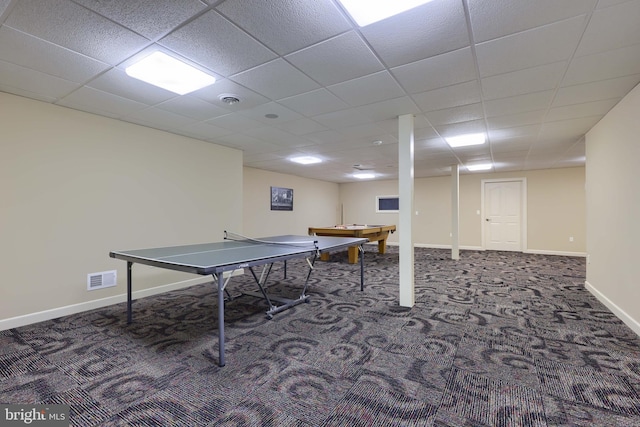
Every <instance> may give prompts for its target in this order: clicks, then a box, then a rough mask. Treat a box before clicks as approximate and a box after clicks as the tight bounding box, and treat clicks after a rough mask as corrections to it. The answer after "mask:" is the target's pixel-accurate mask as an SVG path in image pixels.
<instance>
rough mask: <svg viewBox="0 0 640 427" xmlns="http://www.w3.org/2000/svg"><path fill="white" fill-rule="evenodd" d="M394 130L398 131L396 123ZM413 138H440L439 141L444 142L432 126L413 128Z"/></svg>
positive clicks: (417, 139) (420, 139) (416, 139)
mask: <svg viewBox="0 0 640 427" xmlns="http://www.w3.org/2000/svg"><path fill="white" fill-rule="evenodd" d="M395 131H396V132H398V129H397V124H396V129H395ZM413 138H414V139H415V141H422V140H440V141H441V142H444V140H443V139H442V138H440V136H439V135H438V132H436V130H435V129H434V128H433V126H428V127H423V128H419V129H414V131H413ZM447 147H448V145H447Z"/></svg>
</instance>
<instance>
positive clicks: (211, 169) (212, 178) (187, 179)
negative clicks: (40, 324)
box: [0, 93, 242, 329]
mask: <svg viewBox="0 0 640 427" xmlns="http://www.w3.org/2000/svg"><path fill="white" fill-rule="evenodd" d="M0 128H1V129H2V131H1V133H0V260H2V268H1V269H0V275H1V279H0V295H1V296H0V329H2V326H3V325H5V326H6V325H10V326H11V322H6V321H5V322H3V320H7V319H11V318H13V319H15V318H16V317H20V316H28V315H33V314H34V313H41V312H44V311H47V310H53V311H54V312H52V313H49V314H44V315H43V316H44V317H45V318H46V317H47V316H48V315H51V316H55V315H56V314H57V313H58V312H55V310H56V309H60V308H61V307H69V306H73V307H74V308H71V309H69V310H70V311H74V310H75V311H81V310H82V309H83V308H85V309H86V307H92V306H94V305H95V304H94V305H91V304H87V303H90V302H95V301H97V300H101V299H106V302H109V301H112V300H109V298H110V297H114V296H122V295H123V294H124V293H125V292H126V263H125V262H124V261H119V260H114V259H112V258H110V257H109V251H111V250H118V249H120V250H122V249H134V248H143V247H153V246H162V245H178V244H186V243H197V242H205V241H212V240H216V239H220V238H222V231H223V230H224V229H226V228H235V229H239V228H240V227H241V226H242V153H241V152H240V151H238V150H232V149H228V148H225V147H220V146H216V145H214V144H209V143H206V142H202V141H197V140H194V139H190V138H185V137H180V136H177V135H173V134H169V133H166V132H161V131H156V130H152V129H149V128H145V127H141V126H136V125H133V124H129V123H124V122H120V121H117V120H112V119H108V118H104V117H98V116H95V115H91V114H86V113H81V112H78V111H75V110H71V109H66V108H62V107H57V106H53V105H50V104H46V103H42V102H38V101H33V100H29V99H26V98H22V97H17V96H13V95H9V94H5V93H0ZM113 269H117V271H118V285H117V286H116V287H112V288H107V289H102V290H95V291H91V292H89V291H87V274H88V273H94V272H101V271H107V270H113ZM192 277H193V276H191V275H186V274H180V273H171V272H166V271H164V270H159V269H153V268H150V267H144V266H138V265H136V266H135V267H134V284H135V289H137V290H139V289H145V288H149V287H154V286H157V285H160V284H167V283H174V282H176V281H179V280H185V279H188V278H192ZM106 302H105V303H106ZM83 304H84V305H83ZM98 305H99V304H98ZM67 312H68V311H67ZM60 313H62V314H64V313H66V312H60ZM14 323H15V322H14ZM18 323H20V321H18Z"/></svg>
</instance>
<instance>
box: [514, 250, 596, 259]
mask: <svg viewBox="0 0 640 427" xmlns="http://www.w3.org/2000/svg"><path fill="white" fill-rule="evenodd" d="M523 252H524V253H525V254H538V255H560V256H577V257H583V258H586V256H587V253H586V252H568V251H545V250H540V249H526V250H524V251H523Z"/></svg>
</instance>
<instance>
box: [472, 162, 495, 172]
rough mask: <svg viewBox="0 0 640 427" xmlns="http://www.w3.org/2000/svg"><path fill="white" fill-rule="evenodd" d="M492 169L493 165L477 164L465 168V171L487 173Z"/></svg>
mask: <svg viewBox="0 0 640 427" xmlns="http://www.w3.org/2000/svg"><path fill="white" fill-rule="evenodd" d="M492 167H493V165H492V164H491V163H483V164H478V165H469V166H467V170H468V171H471V172H475V171H488V170H489V169H491V168H492Z"/></svg>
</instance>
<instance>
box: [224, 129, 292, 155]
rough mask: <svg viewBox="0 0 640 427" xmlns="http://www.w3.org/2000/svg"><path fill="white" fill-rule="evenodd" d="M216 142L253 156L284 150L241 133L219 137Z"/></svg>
mask: <svg viewBox="0 0 640 427" xmlns="http://www.w3.org/2000/svg"><path fill="white" fill-rule="evenodd" d="M215 142H216V144H221V145H225V146H227V147H232V148H237V149H239V150H242V151H244V152H247V151H249V152H251V153H252V154H256V153H266V152H269V151H274V150H281V149H282V147H279V146H276V145H275V144H269V143H266V142H264V141H261V140H259V139H257V138H254V137H252V136H249V135H244V134H241V133H233V134H231V135H225V136H221V137H218V138H216V140H215Z"/></svg>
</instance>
